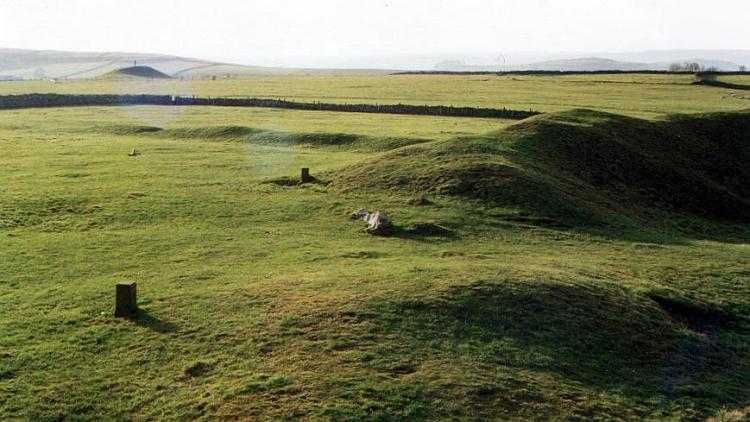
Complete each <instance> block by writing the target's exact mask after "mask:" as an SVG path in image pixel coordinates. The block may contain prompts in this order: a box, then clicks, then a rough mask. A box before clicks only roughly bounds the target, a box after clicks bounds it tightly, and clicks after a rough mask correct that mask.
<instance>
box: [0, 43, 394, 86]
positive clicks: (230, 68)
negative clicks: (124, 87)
mask: <svg viewBox="0 0 750 422" xmlns="http://www.w3.org/2000/svg"><path fill="white" fill-rule="evenodd" d="M134 66H149V67H151V68H153V69H155V70H156V71H158V72H161V73H164V74H166V75H169V76H172V77H178V78H201V77H202V78H205V77H213V76H227V75H229V76H260V75H305V74H321V73H326V74H327V73H336V74H350V73H388V72H389V71H386V70H379V71H378V70H368V69H352V70H347V69H344V70H334V69H300V68H274V67H262V66H246V65H239V64H231V63H219V62H212V61H208V60H201V59H193V58H185V57H178V56H170V55H162V54H141V53H114V52H105V53H82V52H66V51H51V50H20V49H10V48H0V80H3V79H44V78H52V79H92V78H97V77H100V76H102V75H105V74H107V73H109V72H112V71H116V70H118V69H122V68H126V67H134Z"/></svg>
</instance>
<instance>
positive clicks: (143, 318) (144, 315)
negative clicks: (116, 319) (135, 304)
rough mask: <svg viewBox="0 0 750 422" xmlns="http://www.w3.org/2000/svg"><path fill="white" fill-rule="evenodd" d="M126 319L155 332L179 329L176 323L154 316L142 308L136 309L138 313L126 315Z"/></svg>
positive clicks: (169, 331) (172, 331)
mask: <svg viewBox="0 0 750 422" xmlns="http://www.w3.org/2000/svg"><path fill="white" fill-rule="evenodd" d="M128 319H129V320H130V321H133V322H134V323H135V324H136V325H139V326H141V327H145V328H148V329H149V330H152V331H155V332H157V333H174V332H177V330H178V329H179V327H178V326H177V325H176V324H174V323H171V322H169V321H164V320H162V319H159V318H156V317H154V316H153V315H151V314H149V313H148V311H146V310H144V309H138V313H137V314H136V315H133V316H131V317H128Z"/></svg>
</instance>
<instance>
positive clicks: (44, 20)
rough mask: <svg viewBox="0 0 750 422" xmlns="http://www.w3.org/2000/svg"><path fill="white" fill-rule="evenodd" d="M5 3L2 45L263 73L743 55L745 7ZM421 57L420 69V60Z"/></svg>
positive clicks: (643, 0)
mask: <svg viewBox="0 0 750 422" xmlns="http://www.w3.org/2000/svg"><path fill="white" fill-rule="evenodd" d="M706 4H707V3H706V2H704V1H697V0H689V1H686V0H660V1H652V0H632V1H616V2H615V1H598V0H573V1H565V2H563V1H551V0H531V1H530V0H523V1H521V0H463V1H454V0H451V1H448V0H377V1H370V0H368V1H365V0H318V1H309V0H304V1H303V0H218V1H212V2H208V1H194V0H160V1H149V0H130V1H127V2H125V1H121V0H64V1H63V0H3V2H2V4H1V5H0V44H2V45H0V46H1V47H13V48H26V49H52V50H72V51H132V52H150V53H165V54H174V55H180V56H188V57H200V58H203V59H211V60H217V61H227V62H237V63H243V64H256V65H273V66H311V67H324V66H327V67H341V66H343V67H346V66H349V67H403V66H410V65H415V64H417V63H419V64H423V65H424V64H428V63H433V61H434V60H435V59H436V58H440V59H448V58H468V59H470V60H472V59H473V60H477V59H478V60H490V61H492V60H499V59H498V57H500V55H502V56H503V57H507V58H508V60H509V61H515V62H518V61H533V60H539V59H545V58H553V57H554V56H552V57H551V56H544V55H543V54H541V53H540V54H538V55H536V56H535V55H534V54H528V53H526V54H520V55H519V54H514V52H516V53H517V52H529V51H537V52H556V53H558V55H559V53H565V52H568V53H574V52H627V51H642V50H666V49H690V50H698V49H718V48H721V49H725V50H728V49H742V48H747V47H748V46H747V40H748V39H750V26H748V25H747V17H748V16H750V2H748V1H747V0H717V1H713V2H711V3H710V7H706ZM420 57H421V58H422V60H423V62H420V61H419V58H420Z"/></svg>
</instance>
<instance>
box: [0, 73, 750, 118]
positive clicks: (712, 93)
mask: <svg viewBox="0 0 750 422" xmlns="http://www.w3.org/2000/svg"><path fill="white" fill-rule="evenodd" d="M720 80H727V81H728V82H732V83H736V84H745V85H750V76H727V77H724V76H722V77H721V78H720ZM692 82H693V76H692V75H689V74H685V75H661V74H655V75H648V74H624V75H617V74H605V75H503V76H498V75H465V76H455V75H313V76H255V77H245V78H239V77H237V78H218V79H217V80H210V79H208V80H206V79H201V80H179V79H171V80H152V81H148V80H145V79H141V80H137V81H128V80H118V79H112V80H83V81H57V82H55V83H53V82H49V81H16V82H0V95H5V94H24V93H60V94H164V95H182V96H193V95H195V96H196V97H212V98H216V97H239V98H242V97H257V98H274V99H285V100H291V101H301V102H316V101H320V102H324V103H347V104H359V103H368V104H398V103H403V104H414V105H423V104H426V105H453V106H456V107H486V108H503V107H507V108H509V109H514V110H538V111H543V112H554V111H564V110H568V109H571V108H588V109H596V110H601V111H607V112H611V113H616V114H625V115H630V116H634V117H646V118H655V117H659V116H663V115H665V114H669V113H701V112H707V111H733V110H739V109H744V108H749V107H750V101H748V100H747V96H748V93H747V92H746V91H739V90H738V91H732V90H720V89H717V88H713V87H708V86H693V85H691V84H692Z"/></svg>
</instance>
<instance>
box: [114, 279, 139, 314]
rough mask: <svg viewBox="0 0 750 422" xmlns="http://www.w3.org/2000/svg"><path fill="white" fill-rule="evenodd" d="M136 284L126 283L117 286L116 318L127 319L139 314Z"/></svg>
mask: <svg viewBox="0 0 750 422" xmlns="http://www.w3.org/2000/svg"><path fill="white" fill-rule="evenodd" d="M135 286H136V285H135V282H134V281H124V282H121V283H117V284H116V285H115V316H116V317H125V316H130V315H134V314H135V313H137V312H138V303H137V301H136V297H135V290H136V289H135Z"/></svg>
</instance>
